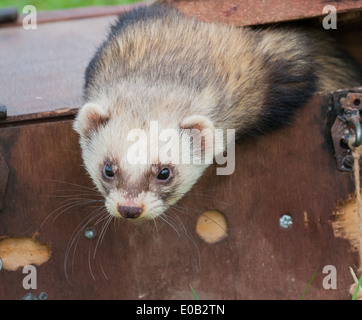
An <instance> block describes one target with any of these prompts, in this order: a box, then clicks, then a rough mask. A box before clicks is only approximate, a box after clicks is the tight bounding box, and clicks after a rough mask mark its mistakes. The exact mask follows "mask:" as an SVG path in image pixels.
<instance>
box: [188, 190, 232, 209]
mask: <svg viewBox="0 0 362 320" xmlns="http://www.w3.org/2000/svg"><path fill="white" fill-rule="evenodd" d="M187 196H188V197H190V198H191V197H197V198H198V197H200V198H203V199H206V200H212V202H215V203H218V204H221V205H225V206H232V204H231V203H228V202H225V201H221V200H217V199H215V195H213V196H212V195H205V194H201V193H200V194H193V193H192V192H190V193H189V194H188V195H187Z"/></svg>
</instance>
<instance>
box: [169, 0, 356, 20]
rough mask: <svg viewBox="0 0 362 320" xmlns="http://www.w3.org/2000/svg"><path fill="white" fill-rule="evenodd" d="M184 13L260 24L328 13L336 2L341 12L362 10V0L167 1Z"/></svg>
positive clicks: (202, 17)
mask: <svg viewBox="0 0 362 320" xmlns="http://www.w3.org/2000/svg"><path fill="white" fill-rule="evenodd" d="M163 2H169V3H172V4H173V5H174V6H175V7H177V8H179V9H180V11H182V12H183V13H185V14H187V15H189V16H194V17H196V18H197V19H200V20H203V21H219V22H222V23H232V24H235V25H240V26H241V25H243V26H246V25H257V24H266V23H272V22H282V21H291V20H299V19H306V18H313V17H320V16H323V15H325V14H326V13H323V8H324V7H325V6H326V5H332V6H334V7H335V8H336V10H337V12H339V13H342V12H346V11H355V10H360V9H362V1H361V0H357V1H354V0H349V1H328V2H326V1H323V0H291V1H284V0H265V1H264V0H260V1H255V0H235V1H234V0H223V1H209V0H200V1H192V0H166V1H163Z"/></svg>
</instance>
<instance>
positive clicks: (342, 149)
mask: <svg viewBox="0 0 362 320" xmlns="http://www.w3.org/2000/svg"><path fill="white" fill-rule="evenodd" d="M341 104H342V108H341V113H340V114H339V115H338V116H337V119H336V120H335V122H334V124H333V126H332V128H331V134H332V140H333V146H334V152H335V158H336V162H337V167H338V170H341V171H351V170H352V166H353V157H352V152H351V150H350V148H349V146H348V143H349V142H350V141H351V138H352V137H353V138H354V142H353V146H354V147H358V146H360V145H361V140H362V130H361V116H360V111H361V110H362V93H355V92H353V93H348V94H347V96H346V97H345V98H342V101H341Z"/></svg>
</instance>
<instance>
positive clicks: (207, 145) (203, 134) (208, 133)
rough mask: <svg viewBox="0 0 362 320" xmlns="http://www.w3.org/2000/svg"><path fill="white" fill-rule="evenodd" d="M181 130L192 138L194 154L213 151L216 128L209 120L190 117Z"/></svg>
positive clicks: (202, 117)
mask: <svg viewBox="0 0 362 320" xmlns="http://www.w3.org/2000/svg"><path fill="white" fill-rule="evenodd" d="M180 128H181V129H182V130H184V132H187V133H188V134H189V135H190V136H192V138H193V147H194V152H196V153H199V151H207V150H210V152H211V151H212V150H213V141H214V129H215V127H214V124H213V123H212V122H211V120H210V119H209V118H207V117H205V116H201V115H192V116H188V117H186V118H185V119H184V120H183V121H182V122H181V123H180ZM195 141H199V143H198V144H197V143H195Z"/></svg>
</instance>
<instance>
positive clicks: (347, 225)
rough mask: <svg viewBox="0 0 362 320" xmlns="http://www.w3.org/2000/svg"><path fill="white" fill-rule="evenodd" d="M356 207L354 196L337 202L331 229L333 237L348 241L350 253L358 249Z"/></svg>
mask: <svg viewBox="0 0 362 320" xmlns="http://www.w3.org/2000/svg"><path fill="white" fill-rule="evenodd" d="M358 223H359V222H358V207H357V200H356V197H355V195H350V196H349V197H348V198H347V199H346V200H344V201H339V203H338V205H337V208H336V210H335V211H334V212H333V221H332V228H333V233H334V236H335V237H337V238H342V239H346V240H348V242H349V243H350V245H351V250H352V251H357V250H358V247H359V229H358Z"/></svg>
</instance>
